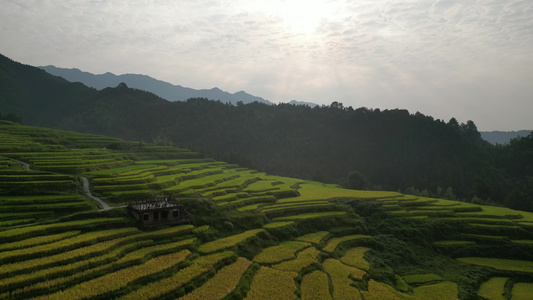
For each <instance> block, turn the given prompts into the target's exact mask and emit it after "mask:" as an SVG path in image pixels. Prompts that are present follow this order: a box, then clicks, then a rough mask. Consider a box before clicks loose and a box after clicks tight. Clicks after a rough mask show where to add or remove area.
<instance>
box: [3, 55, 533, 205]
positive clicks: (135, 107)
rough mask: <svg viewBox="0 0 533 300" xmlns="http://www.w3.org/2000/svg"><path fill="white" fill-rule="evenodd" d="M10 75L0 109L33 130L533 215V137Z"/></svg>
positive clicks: (31, 73)
mask: <svg viewBox="0 0 533 300" xmlns="http://www.w3.org/2000/svg"><path fill="white" fill-rule="evenodd" d="M0 71H1V72H0V76H1V77H0V78H1V81H0V111H2V112H5V113H8V112H9V113H15V114H17V115H20V116H21V117H22V120H23V122H24V123H25V124H29V125H38V126H47V127H52V128H61V129H69V130H75V131H80V132H89V133H99V134H106V135H109V136H114V137H121V138H125V139H130V140H141V141H147V142H156V143H158V144H163V145H175V146H179V147H186V148H189V149H192V150H196V151H201V152H202V153H204V154H206V155H207V156H210V157H215V158H217V159H221V160H225V161H228V162H232V163H239V164H240V165H242V166H246V167H250V168H255V169H258V170H261V171H266V172H269V173H272V174H278V175H284V176H293V177H299V178H305V179H313V180H320V181H324V182H334V183H338V182H342V181H343V178H344V177H345V176H346V175H347V174H349V173H350V172H353V171H357V172H359V173H360V174H362V175H363V176H364V177H365V178H366V182H365V180H363V182H364V183H365V185H366V187H368V188H373V189H384V190H394V191H395V190H400V191H402V192H406V193H411V194H418V195H423V196H438V197H446V198H449V199H460V200H465V201H473V202H476V203H499V204H502V205H508V206H510V207H513V208H517V209H523V210H531V209H532V206H531V203H532V202H533V199H532V197H533V196H532V195H533V177H532V174H533V172H532V164H533V154H532V150H531V149H533V147H532V146H531V144H532V143H531V141H532V140H533V135H529V136H528V137H525V138H522V139H516V140H513V141H512V142H511V143H510V145H506V146H493V145H490V144H489V143H487V142H485V141H483V140H482V139H481V137H480V134H479V132H478V131H477V128H476V126H475V124H474V122H472V121H468V122H466V123H462V122H458V121H457V120H455V119H451V120H449V121H448V120H446V121H445V120H434V119H433V118H432V117H430V116H425V115H423V114H422V113H419V112H416V113H414V114H413V113H410V112H408V111H406V110H402V109H395V110H383V111H382V110H379V109H367V108H356V109H354V108H352V107H344V106H343V105H342V104H341V103H337V102H334V103H332V104H331V105H329V106H322V107H318V106H317V107H314V108H310V107H307V106H295V105H289V104H280V105H266V104H261V103H251V104H246V105H244V104H240V105H236V106H234V105H228V104H224V103H221V102H216V101H210V100H207V99H189V100H188V101H186V102H172V103H171V102H168V101H166V100H163V99H161V98H159V97H157V96H155V95H154V94H151V93H147V92H143V91H140V90H135V89H130V88H128V87H127V86H126V85H125V84H121V85H119V86H117V87H116V88H106V89H104V90H102V91H96V90H94V89H91V88H87V87H85V86H83V85H81V84H76V83H69V82H67V81H65V80H62V79H60V78H58V77H54V76H51V75H49V74H47V73H45V72H44V71H42V70H40V69H37V68H34V67H30V66H24V65H21V64H18V63H16V62H13V61H11V60H9V59H7V58H5V57H1V67H0ZM360 188H365V186H362V187H360Z"/></svg>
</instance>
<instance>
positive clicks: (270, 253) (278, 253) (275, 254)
mask: <svg viewBox="0 0 533 300" xmlns="http://www.w3.org/2000/svg"><path fill="white" fill-rule="evenodd" d="M309 246H310V244H309V243H306V242H298V241H285V242H282V243H280V244H279V245H278V246H272V247H268V248H265V249H263V250H262V251H261V252H260V253H259V254H257V255H256V256H255V257H254V259H253V261H254V262H257V263H261V264H273V263H278V262H281V261H284V260H288V259H292V258H294V257H295V252H297V251H299V250H301V249H304V248H307V247H309Z"/></svg>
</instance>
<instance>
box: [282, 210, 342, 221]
mask: <svg viewBox="0 0 533 300" xmlns="http://www.w3.org/2000/svg"><path fill="white" fill-rule="evenodd" d="M344 215H346V212H344V211H326V212H317V213H307V214H299V215H294V216H284V217H277V218H273V219H272V221H274V222H279V221H292V220H294V221H297V220H305V219H313V218H327V217H337V216H344Z"/></svg>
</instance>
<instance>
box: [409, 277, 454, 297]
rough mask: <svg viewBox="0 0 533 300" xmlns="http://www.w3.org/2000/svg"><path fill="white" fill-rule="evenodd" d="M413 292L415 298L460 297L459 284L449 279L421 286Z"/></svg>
mask: <svg viewBox="0 0 533 300" xmlns="http://www.w3.org/2000/svg"><path fill="white" fill-rule="evenodd" d="M413 292H414V293H413V295H414V296H415V298H419V299H447V300H448V299H449V300H454V299H459V296H458V290H457V284H456V283H454V282H449V281H443V282H439V283H436V284H430V285H423V286H419V287H417V288H414V289H413Z"/></svg>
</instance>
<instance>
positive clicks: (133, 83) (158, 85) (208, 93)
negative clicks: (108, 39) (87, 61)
mask: <svg viewBox="0 0 533 300" xmlns="http://www.w3.org/2000/svg"><path fill="white" fill-rule="evenodd" d="M39 68H41V69H43V70H45V71H46V72H48V73H50V74H52V75H55V76H59V77H62V78H64V79H66V80H68V81H70V82H81V83H83V84H85V85H86V86H88V87H93V88H95V89H98V90H102V89H104V88H108V87H116V86H117V85H118V84H120V83H121V82H124V83H125V84H126V85H127V86H128V87H131V88H135V89H139V90H144V91H147V92H150V93H153V94H156V95H157V96H159V97H161V98H163V99H166V100H168V101H185V100H187V99H190V98H207V99H210V100H220V101H222V102H224V103H227V102H228V103H232V104H237V103H238V102H242V103H244V104H246V103H252V102H256V101H257V102H260V103H266V104H274V103H272V102H270V101H268V100H265V99H263V98H261V97H257V96H253V95H250V94H248V93H246V92H244V91H240V92H236V93H233V94H231V93H228V92H226V91H223V90H221V89H219V88H217V87H215V88H212V89H209V90H208V89H202V90H195V89H192V88H187V87H183V86H181V85H173V84H170V83H168V82H165V81H162V80H157V79H155V78H152V77H150V76H147V75H139V74H123V75H115V74H113V73H110V72H107V73H105V74H100V75H96V74H92V73H89V72H84V71H81V70H79V69H67V68H58V67H55V66H51V65H50V66H45V67H39Z"/></svg>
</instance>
